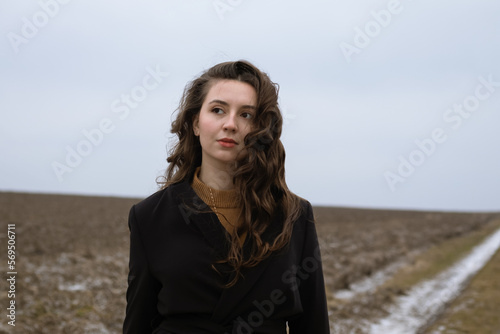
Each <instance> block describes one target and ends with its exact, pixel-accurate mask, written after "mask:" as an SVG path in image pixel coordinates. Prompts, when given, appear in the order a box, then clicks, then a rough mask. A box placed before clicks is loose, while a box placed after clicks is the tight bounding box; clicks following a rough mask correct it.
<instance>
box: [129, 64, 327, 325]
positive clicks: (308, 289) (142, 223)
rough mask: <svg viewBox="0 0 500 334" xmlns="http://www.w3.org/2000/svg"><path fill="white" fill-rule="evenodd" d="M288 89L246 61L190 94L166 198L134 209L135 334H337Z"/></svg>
mask: <svg viewBox="0 0 500 334" xmlns="http://www.w3.org/2000/svg"><path fill="white" fill-rule="evenodd" d="M282 122H283V120H282V116H281V113H280V110H279V107H278V87H277V85H276V84H274V83H273V82H272V81H271V80H270V79H269V77H268V76H267V75H266V74H265V73H263V72H261V71H260V70H259V69H257V68H256V67H255V66H253V65H252V64H250V63H248V62H246V61H237V62H227V63H222V64H218V65H216V66H214V67H212V68H210V69H209V70H207V71H206V72H204V73H203V74H202V75H201V76H200V77H198V78H197V79H195V80H194V81H193V82H191V83H190V84H189V85H188V86H187V87H186V89H185V91H184V95H183V98H182V100H181V104H180V107H179V113H178V115H177V118H176V120H175V121H174V122H173V123H172V133H175V134H177V136H178V139H179V141H178V143H177V145H176V146H175V147H174V149H173V150H172V152H171V155H170V157H169V158H168V159H167V161H168V162H169V163H170V164H169V167H168V169H167V172H166V177H165V179H166V181H165V182H164V183H163V187H162V190H160V191H159V192H157V193H155V194H153V195H152V196H150V197H148V198H147V199H145V200H143V201H142V202H140V203H138V204H136V205H134V206H133V207H132V209H131V211H130V218H129V228H130V232H131V234H130V263H129V270H130V272H129V276H128V290H127V309H126V317H125V322H124V327H123V328H124V330H123V332H124V333H134V334H143V333H156V334H198V333H200V334H201V333H213V334H237V333H238V334H239V333H261V334H286V333H287V327H288V330H289V333H291V334H325V333H330V331H329V324H328V311H327V305H326V298H325V287H324V282H323V271H322V265H321V257H320V251H319V246H318V240H317V235H316V229H315V225H314V220H313V213H312V210H311V205H310V204H309V202H307V201H305V200H303V199H301V198H299V197H297V196H296V195H294V194H293V193H291V192H290V190H289V189H288V187H287V185H286V182H285V168H284V166H285V164H284V163H285V151H284V148H283V145H282V143H281V141H280V135H281V127H282Z"/></svg>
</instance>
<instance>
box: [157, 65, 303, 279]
mask: <svg viewBox="0 0 500 334" xmlns="http://www.w3.org/2000/svg"><path fill="white" fill-rule="evenodd" d="M220 80H238V81H241V82H245V83H248V84H249V85H251V86H252V87H253V88H254V89H255V91H256V92H257V110H256V114H255V117H254V118H253V124H252V130H251V132H250V133H248V134H247V136H246V137H245V140H244V144H245V147H244V149H243V150H244V151H245V152H246V154H242V155H241V158H239V160H238V161H236V162H235V163H234V166H230V170H231V171H232V175H233V182H234V185H235V188H236V191H237V194H239V199H238V200H239V204H240V206H241V208H242V218H243V219H242V220H243V223H242V225H241V226H240V227H239V228H238V231H234V232H233V233H231V240H230V249H229V253H228V255H227V258H226V259H223V260H222V261H220V262H227V263H228V264H229V265H230V266H231V267H232V268H233V269H234V271H235V272H236V275H235V276H234V279H233V280H232V281H231V282H230V283H229V284H228V286H232V285H234V284H235V283H236V281H237V280H238V278H239V277H240V276H241V269H242V268H245V267H253V266H255V265H257V264H258V263H259V262H261V261H262V260H264V259H265V258H267V257H269V256H270V255H271V254H272V253H273V252H275V251H277V250H280V249H282V248H284V247H286V246H287V245H288V243H289V241H290V238H291V234H292V229H293V222H294V221H295V220H296V219H297V218H298V216H299V215H300V199H299V197H297V196H296V195H294V194H293V193H292V192H290V190H289V189H288V187H287V184H286V182H285V150H284V147H283V144H282V143H281V140H280V136H281V128H282V124H283V118H282V116H281V112H280V109H279V106H278V91H279V86H278V85H277V84H275V83H273V82H272V81H271V80H270V78H269V77H268V76H267V75H266V74H265V73H263V72H261V71H260V70H259V69H258V68H256V67H255V66H254V65H252V64H250V63H249V62H247V61H236V62H225V63H221V64H218V65H215V66H213V67H212V68H210V69H208V70H206V71H205V72H203V73H202V74H201V76H199V77H198V78H196V79H195V80H193V81H192V82H190V83H189V84H188V85H187V86H186V88H185V90H184V94H183V96H182V99H181V102H180V105H179V109H178V114H177V117H176V119H175V121H174V122H172V129H171V132H172V133H175V134H176V135H177V137H178V142H177V143H176V145H175V146H174V147H173V148H172V150H171V152H170V156H169V157H168V159H167V162H169V166H168V168H167V171H166V173H165V179H166V181H165V182H159V183H160V184H161V185H162V189H163V188H166V187H167V186H169V185H170V184H174V183H178V182H182V181H185V180H192V178H193V175H194V172H195V170H196V168H197V167H198V166H200V165H201V156H202V153H201V145H200V140H199V137H197V136H195V135H194V131H193V120H194V117H195V116H196V115H197V114H198V113H199V112H200V110H201V106H202V104H203V101H204V100H205V97H206V95H207V93H208V91H209V90H210V88H211V87H212V86H213V85H214V83H216V82H217V81H220ZM277 217H281V221H276V218H277ZM270 224H279V225H280V231H281V233H279V234H278V235H277V236H276V238H275V239H274V241H272V243H271V244H270V243H269V242H266V241H264V240H263V239H262V234H263V233H264V231H265V230H266V229H267V227H268V226H269V225H270ZM281 224H282V228H281ZM244 232H247V233H248V234H247V237H249V238H251V239H252V240H251V241H253V243H252V245H253V247H252V249H251V252H250V255H248V254H247V255H246V256H244V255H243V250H242V247H241V244H240V242H239V235H241V234H242V233H244Z"/></svg>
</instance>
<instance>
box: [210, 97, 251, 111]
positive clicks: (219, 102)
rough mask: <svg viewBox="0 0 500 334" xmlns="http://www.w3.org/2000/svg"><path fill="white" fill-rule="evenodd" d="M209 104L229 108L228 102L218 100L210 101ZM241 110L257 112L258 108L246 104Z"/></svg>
mask: <svg viewBox="0 0 500 334" xmlns="http://www.w3.org/2000/svg"><path fill="white" fill-rule="evenodd" d="M209 104H222V105H223V106H229V103H227V102H226V101H222V100H217V99H215V100H212V101H210V102H209ZM241 108H244V109H253V110H257V107H255V106H252V105H249V104H245V105H243V106H241Z"/></svg>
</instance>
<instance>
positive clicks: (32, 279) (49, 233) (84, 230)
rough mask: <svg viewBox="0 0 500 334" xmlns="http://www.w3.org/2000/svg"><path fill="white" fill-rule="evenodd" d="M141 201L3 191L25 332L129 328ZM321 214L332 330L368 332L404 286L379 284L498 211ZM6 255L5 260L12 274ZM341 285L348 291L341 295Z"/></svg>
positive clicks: (1, 221) (0, 207) (1, 216)
mask: <svg viewBox="0 0 500 334" xmlns="http://www.w3.org/2000/svg"><path fill="white" fill-rule="evenodd" d="M137 201H138V199H124V198H104V197H85V196H62V195H38V194H12V193H0V228H1V230H0V243H2V245H3V244H4V242H5V241H6V239H5V238H6V231H7V224H15V225H16V247H18V248H16V251H17V252H18V253H17V255H16V256H17V258H16V260H18V262H16V265H17V267H16V269H17V271H18V274H19V275H18V280H17V281H16V289H17V291H18V294H17V293H16V303H17V304H16V305H18V308H17V321H16V332H19V333H26V334H49V333H50V334H52V333H71V334H87V333H89V334H114V333H119V332H120V330H121V324H122V321H123V316H124V312H125V291H126V287H127V270H128V266H127V264H128V263H127V261H128V246H129V231H128V226H127V216H128V210H129V209H130V207H131V205H132V204H134V203H136V202H137ZM314 212H315V216H316V218H317V230H318V237H319V242H320V245H321V252H322V258H323V268H324V273H325V283H326V286H327V290H328V291H329V293H328V295H329V308H330V313H331V317H330V319H331V323H332V326H336V325H338V326H341V327H336V328H341V330H333V331H332V334H343V333H348V334H356V333H366V331H362V330H360V329H359V328H360V327H359V326H360V324H361V325H362V324H363V323H364V322H366V323H368V322H367V321H371V322H372V323H373V319H378V318H383V317H385V316H387V310H386V309H385V308H384V305H388V304H390V303H391V302H392V301H393V298H394V297H395V296H398V295H401V294H402V293H404V291H394V290H390V289H389V290H387V289H379V290H380V291H379V290H377V293H374V289H375V288H376V287H377V286H380V284H381V283H380V282H384V280H385V279H387V277H389V276H391V275H392V273H393V271H394V270H397V268H398V266H399V265H403V266H406V265H407V264H408V263H411V261H412V257H413V255H414V254H418V253H419V252H420V251H422V250H425V249H426V248H428V247H431V246H432V245H439V244H441V243H443V242H444V241H446V240H452V239H454V238H456V237H460V236H464V235H469V234H470V233H474V231H478V230H481V229H482V228H483V227H484V226H485V225H487V223H488V222H489V221H490V220H491V219H492V217H493V216H495V215H497V214H495V213H453V212H452V213H450V212H421V211H420V212H419V211H391V210H364V209H350V208H331V207H315V208H314ZM4 259H5V258H4ZM6 263H7V261H2V263H0V269H2V271H3V272H7V270H6V267H5V264H6ZM363 280H366V281H365V285H363V284H362V283H360V282H363ZM6 284H7V281H6V280H3V281H0V290H1V291H4V292H5V291H7V285H6ZM341 290H343V294H344V297H345V296H347V297H348V298H347V299H341V298H340V296H341V295H342V292H341ZM335 296H337V297H339V298H337V297H335ZM7 303H8V298H7V294H6V293H2V294H0V305H7ZM4 317H5V316H4ZM5 318H6V317H5ZM4 320H5V319H4ZM4 323H6V321H5V322H4ZM9 329H10V328H9V327H5V326H0V334H4V333H11V331H10V330H9Z"/></svg>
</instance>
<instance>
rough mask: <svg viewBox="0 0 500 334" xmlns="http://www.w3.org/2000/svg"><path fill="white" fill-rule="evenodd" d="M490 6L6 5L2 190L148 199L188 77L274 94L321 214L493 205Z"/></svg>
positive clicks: (0, 14) (496, 159) (497, 9)
mask: <svg viewBox="0 0 500 334" xmlns="http://www.w3.org/2000/svg"><path fill="white" fill-rule="evenodd" d="M499 13H500V2H498V1H491V0H490V1H486V0H482V1H472V0H469V1H464V0H453V1H452V0H442V1H439V2H435V1H430V0H419V1H410V0H401V1H397V0H390V1H381V0H377V1H373V0H372V1H368V0H355V1H342V2H341V1H308V2H305V1H295V0H293V1H290V0H288V1H269V0H267V1H264V0H252V1H250V0H217V1H212V0H196V1H195V0H183V1H171V0H167V1H165V0H162V1H154V0H147V1H140V2H139V1H129V0H120V1H118V0H106V1H79V0H72V1H67V0H64V1H63V0H59V1H56V0H41V1H27V0H18V1H2V2H1V3H0V33H1V36H2V38H1V39H0V112H1V122H0V152H1V156H2V163H1V164H0V191H28V192H50V193H70V194H95V195H112V196H126V197H129V196H132V197H146V196H148V195H149V194H151V193H153V192H155V191H156V190H157V185H156V183H155V178H156V177H157V176H160V175H162V173H163V171H164V170H165V168H166V166H167V165H166V157H167V149H168V148H169V147H171V144H172V140H173V139H172V136H171V134H170V123H171V120H172V114H173V113H174V111H175V109H176V108H177V105H178V102H179V99H180V97H181V94H182V91H183V89H184V86H185V85H186V83H187V82H188V81H189V80H191V79H193V78H194V77H195V76H196V75H198V74H199V73H200V72H201V71H203V70H204V69H207V68H209V67H210V66H212V65H214V64H216V63H219V62H222V61H227V60H238V59H246V60H249V61H251V62H253V63H254V64H255V65H257V66H258V67H259V68H261V69H262V70H264V71H265V72H267V73H268V74H269V75H270V77H271V79H272V80H273V81H275V82H277V83H278V84H279V85H280V104H281V107H282V110H283V113H284V117H285V124H284V132H283V138H282V140H283V143H284V145H285V148H286V152H287V160H286V175H287V182H288V184H289V187H290V188H291V189H292V191H294V192H295V193H297V194H298V195H300V196H302V197H304V198H306V199H308V200H309V201H311V202H312V203H313V204H316V205H335V206H351V207H352V206H354V207H375V208H411V209H433V210H460V211H470V210H496V211H498V210H500V174H499V171H500V150H499V148H500V130H499V126H500V62H499V59H500V37H499V36H500V21H499V20H498V15H499Z"/></svg>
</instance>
